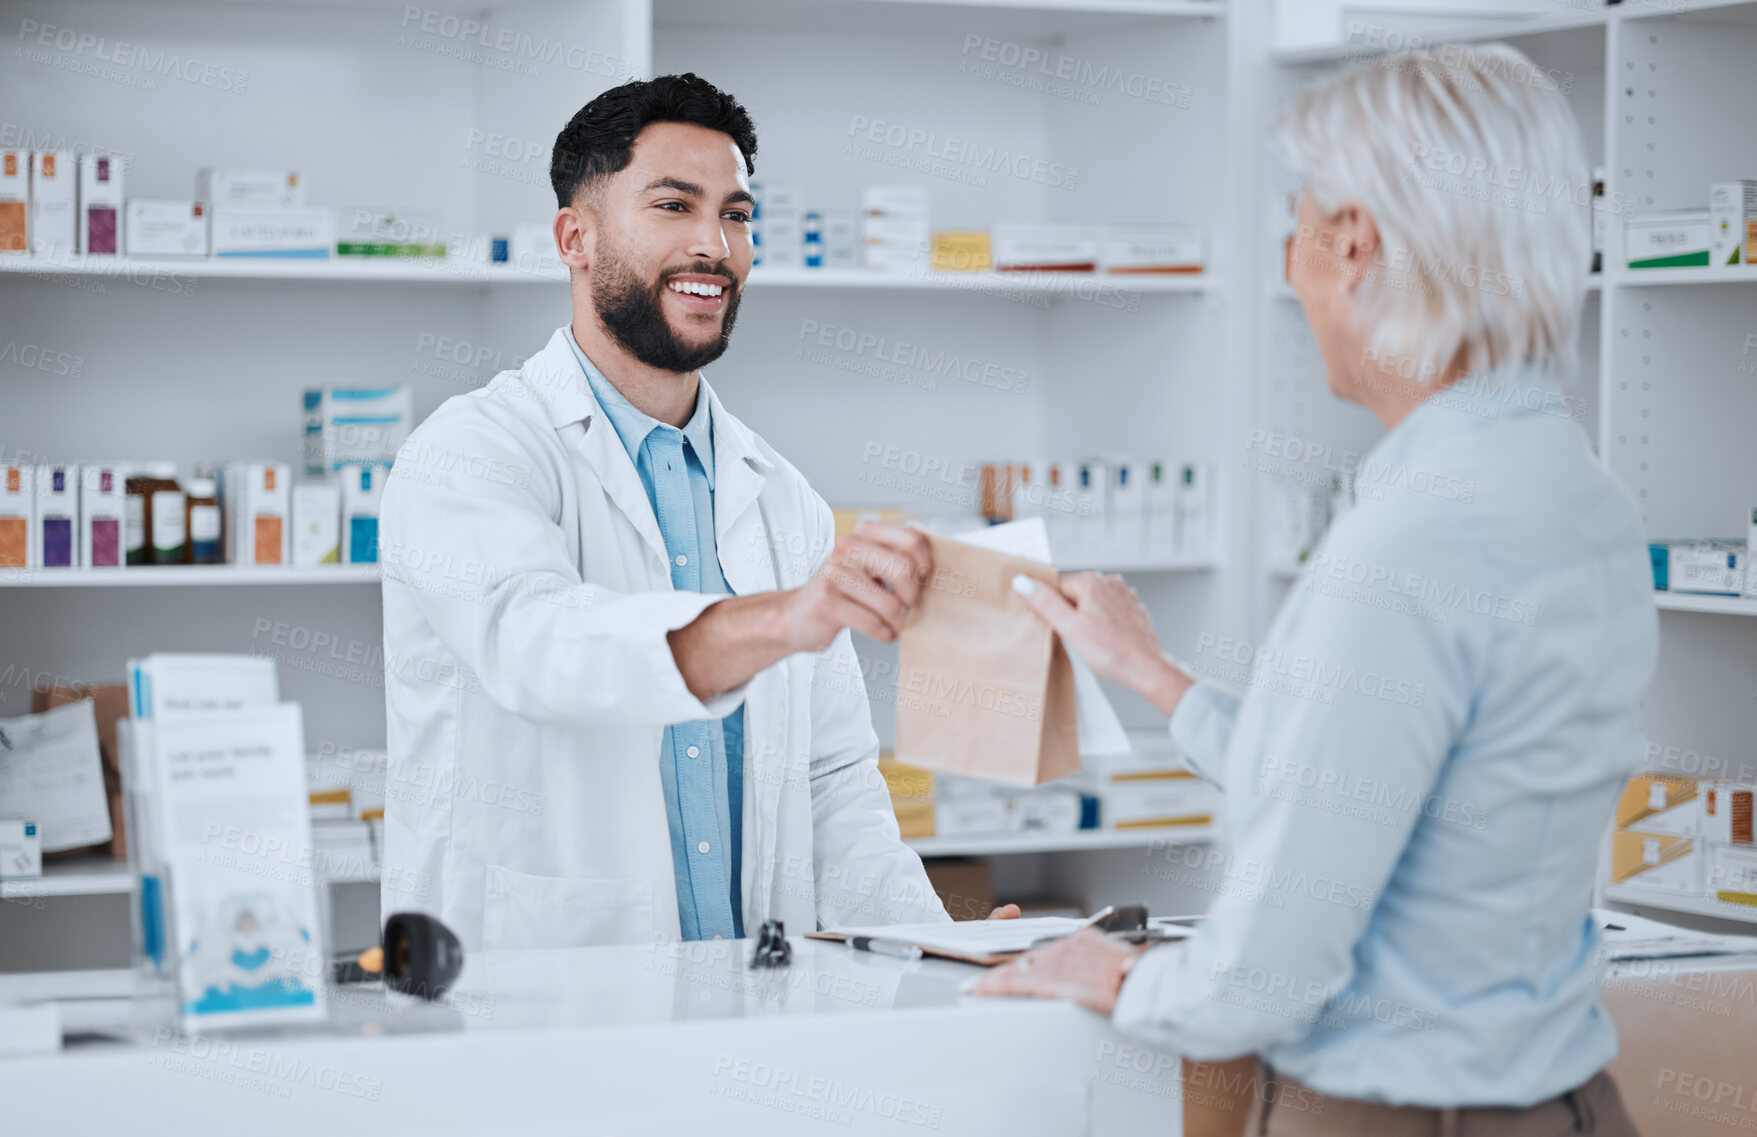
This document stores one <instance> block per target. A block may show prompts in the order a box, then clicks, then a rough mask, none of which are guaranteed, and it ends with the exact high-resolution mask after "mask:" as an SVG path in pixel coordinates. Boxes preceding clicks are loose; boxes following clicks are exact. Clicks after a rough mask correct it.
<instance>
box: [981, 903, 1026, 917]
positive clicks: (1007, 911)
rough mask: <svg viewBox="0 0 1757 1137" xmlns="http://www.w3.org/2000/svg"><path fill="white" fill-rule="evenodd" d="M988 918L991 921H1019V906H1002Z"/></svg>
mask: <svg viewBox="0 0 1757 1137" xmlns="http://www.w3.org/2000/svg"><path fill="white" fill-rule="evenodd" d="M987 918H988V919H990V920H1017V919H1018V918H1019V906H1018V905H1017V904H1002V905H1001V906H1000V907H999V908H996V909H995V910H994V911H993V912H990V913H989V914H988V917H987Z"/></svg>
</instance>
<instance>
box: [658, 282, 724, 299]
mask: <svg viewBox="0 0 1757 1137" xmlns="http://www.w3.org/2000/svg"><path fill="white" fill-rule="evenodd" d="M665 287H666V288H669V289H670V290H671V291H673V292H675V293H677V294H679V295H681V296H709V297H717V296H720V295H721V294H722V293H724V292H725V291H726V286H725V285H723V284H704V283H701V282H698V281H693V280H673V281H671V282H670V283H668V284H667V285H666V286H665Z"/></svg>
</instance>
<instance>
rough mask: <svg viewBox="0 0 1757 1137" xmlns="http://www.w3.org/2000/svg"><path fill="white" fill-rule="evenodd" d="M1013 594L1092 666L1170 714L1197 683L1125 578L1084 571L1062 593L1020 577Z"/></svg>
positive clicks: (1065, 579) (1067, 582)
mask: <svg viewBox="0 0 1757 1137" xmlns="http://www.w3.org/2000/svg"><path fill="white" fill-rule="evenodd" d="M1013 591H1015V592H1017V593H1018V594H1019V595H1021V596H1023V597H1024V598H1025V604H1026V605H1027V606H1028V607H1029V608H1030V609H1031V610H1032V611H1033V612H1036V613H1037V614H1038V615H1039V616H1042V617H1043V618H1044V620H1046V621H1048V623H1049V626H1050V627H1052V628H1054V629H1055V630H1056V632H1057V633H1058V634H1059V635H1060V636H1061V638H1062V642H1063V643H1065V644H1066V645H1067V647H1068V650H1069V651H1072V652H1073V653H1074V654H1075V655H1077V656H1079V657H1080V658H1081V659H1083V660H1085V661H1086V665H1087V666H1088V667H1090V668H1092V670H1093V671H1096V672H1097V673H1098V674H1099V675H1101V676H1103V677H1104V678H1106V679H1109V680H1111V681H1113V682H1116V683H1121V684H1122V685H1123V686H1125V687H1129V688H1132V689H1133V690H1135V691H1136V692H1138V693H1139V694H1140V695H1141V696H1142V697H1143V698H1145V699H1147V700H1148V701H1149V702H1151V703H1152V704H1153V705H1154V706H1156V707H1158V708H1159V709H1160V710H1162V711H1164V712H1165V713H1166V714H1167V715H1169V714H1171V712H1172V710H1173V709H1174V708H1175V707H1176V706H1177V701H1178V699H1180V698H1182V697H1183V693H1184V691H1185V690H1187V689H1188V688H1189V686H1190V684H1191V683H1192V682H1193V680H1192V679H1191V678H1190V677H1189V676H1188V675H1186V674H1184V672H1183V671H1181V670H1179V669H1178V668H1177V667H1176V666H1175V665H1174V664H1173V663H1172V662H1171V661H1170V660H1169V659H1167V658H1166V657H1165V652H1164V650H1163V649H1161V648H1160V646H1159V636H1158V634H1157V633H1155V632H1154V631H1153V619H1152V617H1150V616H1148V615H1147V609H1146V608H1145V607H1143V606H1142V604H1141V598H1140V597H1139V596H1137V595H1136V594H1135V590H1134V589H1133V588H1130V587H1129V586H1128V584H1127V583H1126V582H1125V581H1124V580H1123V579H1122V577H1120V576H1112V575H1110V574H1108V573H1097V572H1079V573H1075V574H1073V575H1072V576H1065V577H1063V578H1062V580H1061V589H1060V590H1059V591H1058V590H1056V589H1054V588H1051V587H1049V586H1048V585H1045V584H1041V583H1039V582H1038V581H1035V580H1033V579H1031V578H1030V577H1028V576H1015V577H1014V578H1013Z"/></svg>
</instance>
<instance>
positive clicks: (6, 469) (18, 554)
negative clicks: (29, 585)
mask: <svg viewBox="0 0 1757 1137" xmlns="http://www.w3.org/2000/svg"><path fill="white" fill-rule="evenodd" d="M36 515H37V495H36V467H34V466H0V568H34V567H35V566H36V563H37V532H36V530H37V526H36Z"/></svg>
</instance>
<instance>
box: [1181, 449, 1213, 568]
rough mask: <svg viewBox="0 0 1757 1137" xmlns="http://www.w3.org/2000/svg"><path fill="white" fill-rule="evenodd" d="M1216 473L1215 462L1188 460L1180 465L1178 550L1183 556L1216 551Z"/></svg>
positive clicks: (1207, 553)
mask: <svg viewBox="0 0 1757 1137" xmlns="http://www.w3.org/2000/svg"><path fill="white" fill-rule="evenodd" d="M1216 477H1217V475H1216V474H1215V470H1214V463H1212V462H1185V463H1184V464H1183V465H1181V466H1179V467H1178V471H1177V486H1176V489H1175V493H1176V495H1177V541H1178V548H1177V552H1178V555H1179V556H1181V557H1191V558H1196V559H1202V558H1207V557H1212V556H1214V555H1215V552H1216V549H1217V540H1216V537H1215V531H1214V530H1215V522H1216V520H1217V519H1218V506H1217V503H1216V500H1215V493H1216V488H1215V481H1216Z"/></svg>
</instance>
